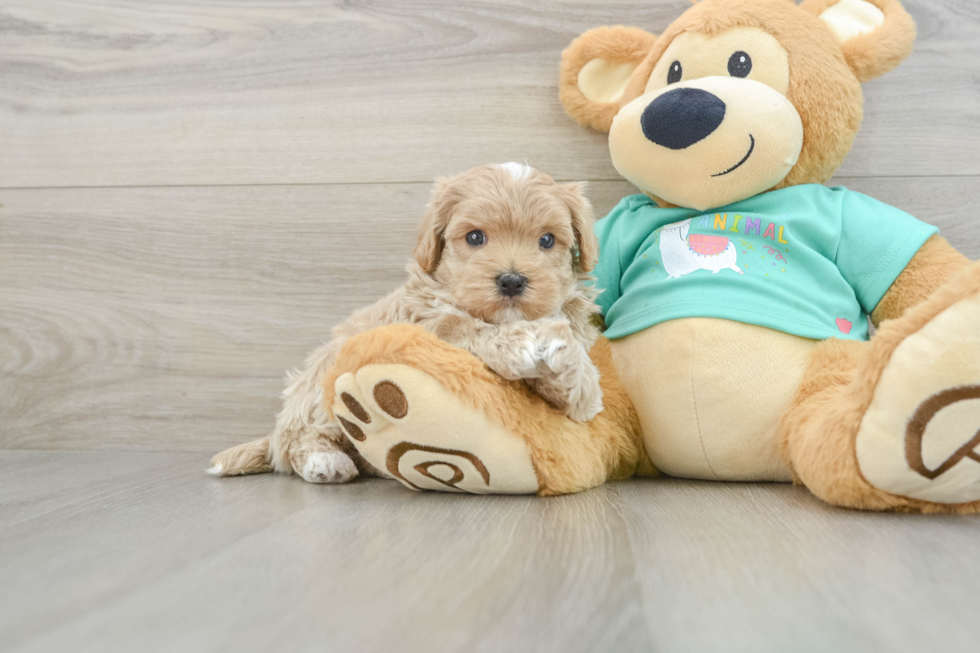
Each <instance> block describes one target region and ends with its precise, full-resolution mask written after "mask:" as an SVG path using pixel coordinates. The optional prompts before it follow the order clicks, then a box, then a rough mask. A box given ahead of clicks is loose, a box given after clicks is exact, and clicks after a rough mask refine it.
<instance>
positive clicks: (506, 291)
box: [497, 272, 527, 297]
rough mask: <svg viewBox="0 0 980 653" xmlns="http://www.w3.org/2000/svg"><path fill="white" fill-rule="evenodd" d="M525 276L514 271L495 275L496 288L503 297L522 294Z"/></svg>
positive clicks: (525, 281) (524, 286)
mask: <svg viewBox="0 0 980 653" xmlns="http://www.w3.org/2000/svg"><path fill="white" fill-rule="evenodd" d="M525 288H527V277H525V276H524V275H523V274H517V273H516V272H505V273H504V274H501V275H498V276H497V290H498V291H499V292H500V294H501V295H503V296H504V297H517V296H519V295H523V294H524V289H525Z"/></svg>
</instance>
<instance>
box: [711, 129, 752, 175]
mask: <svg viewBox="0 0 980 653" xmlns="http://www.w3.org/2000/svg"><path fill="white" fill-rule="evenodd" d="M749 138H751V139H752V144H751V145H749V151H748V152H747V153H746V154H745V156H743V157H742V160H741V161H739V162H738V163H736V164H735V165H733V166H732V167H731V168H729V169H728V170H726V171H725V172H719V173H718V174H717V175H711V176H712V177H721V176H723V175H727V174H728V173H729V172H733V171H734V170H736V169H738V168H739V167H740V166H741V165H742V164H743V163H745V162H746V161H748V160H749V157H750V156H752V150H754V149H755V137H754V136H752V134H749Z"/></svg>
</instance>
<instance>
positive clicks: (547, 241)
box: [538, 234, 555, 249]
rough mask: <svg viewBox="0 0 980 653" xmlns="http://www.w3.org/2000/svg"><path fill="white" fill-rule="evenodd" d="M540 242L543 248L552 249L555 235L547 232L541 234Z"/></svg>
mask: <svg viewBox="0 0 980 653" xmlns="http://www.w3.org/2000/svg"><path fill="white" fill-rule="evenodd" d="M538 244H539V245H541V248H542V249H551V248H552V247H554V246H555V237H554V235H552V234H545V235H543V236H541V239H540V240H539V241H538Z"/></svg>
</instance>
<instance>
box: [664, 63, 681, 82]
mask: <svg viewBox="0 0 980 653" xmlns="http://www.w3.org/2000/svg"><path fill="white" fill-rule="evenodd" d="M683 76H684V69H683V68H681V62H680V61H675V62H674V63H672V64H670V70H669V71H668V72H667V83H668V84H674V83H675V82H679V81H681V77H683Z"/></svg>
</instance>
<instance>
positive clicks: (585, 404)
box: [527, 320, 602, 422]
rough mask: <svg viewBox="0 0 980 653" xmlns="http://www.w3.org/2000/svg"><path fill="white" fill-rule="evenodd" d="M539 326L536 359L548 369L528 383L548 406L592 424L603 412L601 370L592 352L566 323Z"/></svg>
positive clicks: (550, 322)
mask: <svg viewBox="0 0 980 653" xmlns="http://www.w3.org/2000/svg"><path fill="white" fill-rule="evenodd" d="M531 324H533V325H534V327H535V340H536V343H537V348H538V351H537V353H536V357H537V358H538V359H539V360H540V361H541V362H543V363H544V365H545V366H546V367H547V372H546V373H545V374H543V375H542V376H541V377H540V378H534V379H528V381H527V384H528V385H529V386H530V387H531V389H533V390H534V391H535V392H537V393H538V394H539V395H541V396H542V397H543V398H544V399H545V400H546V401H547V402H548V403H550V404H552V405H553V406H555V407H556V408H558V409H560V410H562V411H564V412H565V414H566V415H567V416H568V417H569V418H570V419H573V420H575V421H576V422H588V421H589V420H591V419H592V418H593V417H595V416H596V415H598V414H599V413H600V412H601V411H602V388H601V387H600V385H599V370H598V369H597V368H596V366H595V363H593V362H592V359H591V358H590V357H589V352H588V351H587V350H586V349H585V347H584V346H583V345H582V343H581V342H579V340H578V339H577V338H575V336H574V333H573V331H572V329H571V327H570V326H569V324H568V322H566V321H564V320H539V321H538V322H534V323H531Z"/></svg>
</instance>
